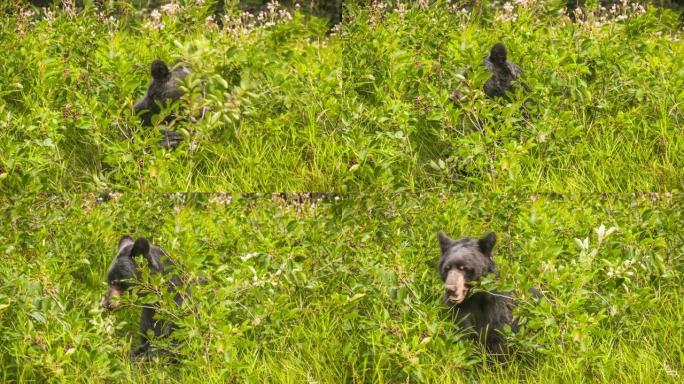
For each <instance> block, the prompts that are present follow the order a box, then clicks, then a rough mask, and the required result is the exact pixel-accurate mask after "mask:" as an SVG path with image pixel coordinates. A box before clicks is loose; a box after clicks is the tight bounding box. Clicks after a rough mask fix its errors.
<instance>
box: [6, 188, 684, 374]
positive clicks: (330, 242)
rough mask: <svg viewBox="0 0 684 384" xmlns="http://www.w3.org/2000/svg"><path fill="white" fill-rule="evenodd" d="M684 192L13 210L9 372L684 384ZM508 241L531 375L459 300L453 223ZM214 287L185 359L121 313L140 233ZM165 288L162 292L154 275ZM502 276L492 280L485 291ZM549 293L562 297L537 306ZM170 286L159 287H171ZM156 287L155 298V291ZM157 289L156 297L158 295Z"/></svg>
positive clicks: (20, 203) (186, 325)
mask: <svg viewBox="0 0 684 384" xmlns="http://www.w3.org/2000/svg"><path fill="white" fill-rule="evenodd" d="M683 203H684V201H682V199H681V196H675V197H671V196H669V195H648V194H647V195H638V196H623V197H615V196H604V197H598V198H597V197H588V198H583V197H575V198H566V197H561V196H544V195H539V196H530V197H518V196H515V195H511V196H502V195H499V194H489V195H475V194H466V195H436V194H428V195H422V196H415V195H413V196H412V195H408V194H404V195H394V196H383V197H381V196H378V195H372V196H338V197H335V198H333V197H328V198H326V199H324V200H317V199H310V198H305V199H300V200H294V199H292V198H291V199H289V200H287V201H284V200H283V199H282V198H280V197H278V196H275V197H271V196H269V195H265V196H254V195H242V196H232V197H231V196H228V195H188V196H186V195H177V194H175V195H170V196H166V197H164V198H161V197H159V196H157V195H154V196H148V195H122V196H119V197H116V198H114V199H113V200H111V201H109V202H97V201H96V196H95V195H85V196H82V197H71V196H69V197H48V198H35V199H34V198H30V199H21V200H16V201H13V208H11V209H8V210H6V211H5V212H4V213H3V216H2V217H1V219H2V220H0V225H2V227H0V234H1V235H0V244H2V248H0V255H1V257H2V261H3V268H2V269H0V279H2V281H3V284H2V286H0V359H1V360H0V364H1V365H2V366H3V375H4V376H3V377H2V379H4V381H6V380H14V379H17V380H25V381H28V380H37V381H40V382H42V381H45V380H51V381H56V382H63V381H69V382H92V381H91V380H96V381H109V380H117V381H119V380H120V381H139V380H141V379H142V378H145V379H146V380H150V381H159V382H187V381H192V382H194V381H197V380H198V377H200V376H201V377H202V380H203V381H205V382H293V383H301V382H326V383H339V382H351V381H356V382H372V381H376V382H406V381H411V382H413V381H426V382H471V381H472V380H475V379H478V380H479V381H482V382H492V381H501V382H512V381H513V382H514V381H518V380H529V381H535V382H538V381H540V380H541V381H543V382H570V381H573V382H576V381H578V380H581V379H579V378H581V377H584V378H586V379H590V380H591V381H595V380H596V381H600V382H659V383H661V382H662V383H665V382H672V383H675V382H680V379H681V377H680V376H679V375H681V373H682V369H683V367H684V361H683V360H682V356H684V349H682V348H683V347H682V345H684V332H683V331H684V330H683V329H682V327H683V325H684V302H682V297H684V296H683V294H684V291H683V290H682V286H683V285H682V284H683V283H684V259H682V255H684V237H682V235H681V229H680V228H681V223H682V220H684V217H682V216H683V212H684V210H683V208H684V206H682V204H683ZM440 229H444V230H446V231H447V232H448V233H450V234H452V235H453V236H455V237H456V236H461V235H473V236H478V235H480V234H482V233H484V232H485V231H488V230H494V231H497V232H498V234H499V244H498V245H497V247H496V251H495V256H494V257H495V260H496V262H497V263H498V267H499V270H500V272H501V282H500V285H501V287H502V288H507V287H508V288H510V287H515V289H516V290H517V291H518V292H519V307H518V310H517V311H516V314H517V315H518V316H520V317H521V319H522V320H521V321H522V324H523V327H522V328H523V329H522V331H521V332H520V333H519V334H517V335H515V336H512V343H514V345H516V348H517V349H518V352H517V355H516V362H515V364H509V365H503V366H500V365H496V364H495V365H492V364H491V362H489V363H485V365H484V366H482V361H483V356H482V353H481V352H480V349H479V347H478V346H477V345H474V344H472V343H471V342H458V343H455V342H454V339H455V338H456V337H457V336H458V335H459V331H458V330H457V329H456V328H455V327H454V325H453V324H452V323H451V322H450V321H449V318H448V316H447V314H446V312H445V310H444V308H443V307H442V306H441V305H440V302H439V298H440V295H441V294H442V287H441V281H440V280H439V277H438V276H437V272H436V267H435V264H436V261H437V258H438V257H439V246H438V243H437V239H436V236H435V235H436V232H437V231H438V230H440ZM127 233H131V234H146V235H147V236H148V237H149V238H150V239H151V240H153V242H155V243H157V244H160V245H163V246H164V247H165V248H166V250H167V251H168V252H169V254H170V255H171V256H172V257H173V258H174V259H175V260H177V261H178V262H180V263H182V265H183V269H184V271H185V272H186V273H187V274H188V275H189V277H194V276H198V275H201V276H204V277H205V278H207V279H208V280H209V282H208V283H207V284H206V285H200V286H193V288H192V293H193V297H192V299H191V300H190V301H188V302H187V303H186V305H184V306H183V307H182V308H177V307H176V306H175V305H173V304H169V301H168V298H165V297H164V295H162V306H163V308H164V314H165V317H166V318H171V319H175V321H177V323H179V324H182V326H183V329H182V330H180V331H178V332H176V333H175V334H174V338H173V340H178V341H179V342H178V343H177V344H174V343H173V340H159V341H157V342H156V343H157V344H158V345H166V346H167V347H168V348H172V349H174V350H177V352H178V353H180V356H181V358H180V359H179V361H178V362H177V363H175V364H168V363H164V362H154V361H148V362H136V363H134V364H132V365H131V363H130V360H128V351H129V350H130V348H131V347H132V346H135V345H136V344H137V343H138V338H137V337H136V336H135V332H136V329H137V320H138V317H139V309H138V308H139V307H140V301H139V300H140V299H136V298H135V295H130V297H129V298H130V306H129V307H127V308H125V309H123V310H120V311H117V312H113V313H106V312H103V310H102V309H101V308H100V307H99V302H100V299H101V297H102V295H103V294H104V291H105V290H106V284H104V283H103V281H104V274H105V271H106V269H107V267H108V265H109V263H110V261H111V259H112V258H113V257H114V255H115V252H116V251H115V248H116V242H117V241H118V239H119V237H120V236H121V235H123V234H127ZM146 279H147V280H148V281H149V284H150V288H149V289H148V290H149V291H150V292H157V291H158V290H159V288H160V287H163V284H162V282H161V281H160V280H159V277H158V276H156V277H155V278H151V277H147V278H146ZM485 283H486V284H493V282H491V281H490V282H485ZM531 286H537V287H538V288H539V289H540V290H541V291H542V293H543V296H544V298H543V299H541V300H534V299H532V298H530V297H529V295H526V294H525V293H524V292H526V291H527V288H528V287H531ZM154 287H156V288H154ZM153 296H156V295H153ZM148 297H149V295H148Z"/></svg>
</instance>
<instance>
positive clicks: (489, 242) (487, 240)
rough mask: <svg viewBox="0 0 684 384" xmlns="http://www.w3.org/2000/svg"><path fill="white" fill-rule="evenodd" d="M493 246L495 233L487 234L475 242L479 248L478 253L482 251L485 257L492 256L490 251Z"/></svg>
mask: <svg viewBox="0 0 684 384" xmlns="http://www.w3.org/2000/svg"><path fill="white" fill-rule="evenodd" d="M494 244H496V233H494V232H489V233H488V234H486V235H484V237H482V238H481V239H480V240H478V241H477V245H478V246H479V247H480V251H482V253H484V254H485V255H486V256H487V257H491V256H492V249H494Z"/></svg>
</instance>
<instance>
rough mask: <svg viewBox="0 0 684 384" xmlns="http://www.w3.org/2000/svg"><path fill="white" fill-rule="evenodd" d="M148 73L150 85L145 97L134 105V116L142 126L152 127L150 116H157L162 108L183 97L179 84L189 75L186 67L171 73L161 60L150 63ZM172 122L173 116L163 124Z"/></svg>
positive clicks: (168, 117) (167, 118)
mask: <svg viewBox="0 0 684 384" xmlns="http://www.w3.org/2000/svg"><path fill="white" fill-rule="evenodd" d="M150 72H151V74H152V83H150V86H149V87H148V88H147V92H146V93H145V96H144V97H143V98H142V99H141V100H140V101H138V102H137V103H135V106H134V107H133V109H134V111H135V114H136V115H138V116H140V120H141V121H142V124H143V125H145V126H150V125H152V116H154V115H156V114H159V112H161V108H162V107H166V106H168V105H170V104H172V103H173V102H175V101H177V100H178V99H180V98H181V97H182V96H183V92H181V90H180V88H179V85H180V84H179V83H180V82H181V81H182V80H183V79H184V78H185V77H186V76H187V75H188V74H189V73H190V70H189V69H188V68H187V67H179V68H176V69H174V70H173V71H171V70H169V67H168V65H166V63H165V62H164V61H162V60H155V61H153V62H152V65H151V68H150ZM171 120H173V116H167V117H166V119H165V120H164V121H165V122H170V121H171Z"/></svg>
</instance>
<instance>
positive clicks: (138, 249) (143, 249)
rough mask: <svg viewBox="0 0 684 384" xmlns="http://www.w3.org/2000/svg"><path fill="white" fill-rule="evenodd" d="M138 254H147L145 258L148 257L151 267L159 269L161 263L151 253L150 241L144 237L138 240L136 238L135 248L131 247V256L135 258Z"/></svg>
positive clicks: (155, 269)
mask: <svg viewBox="0 0 684 384" xmlns="http://www.w3.org/2000/svg"><path fill="white" fill-rule="evenodd" d="M138 255H143V256H145V259H147V262H148V263H149V264H150V268H152V270H153V271H158V270H159V264H158V263H157V260H155V259H154V258H153V257H152V255H151V254H150V242H149V241H147V239H146V238H144V237H139V238H138V239H137V240H135V244H133V249H131V258H134V257H136V256H138Z"/></svg>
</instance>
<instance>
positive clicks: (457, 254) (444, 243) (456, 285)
mask: <svg viewBox="0 0 684 384" xmlns="http://www.w3.org/2000/svg"><path fill="white" fill-rule="evenodd" d="M438 237H439V246H440V249H441V252H442V254H441V257H440V259H439V276H440V277H441V278H442V281H444V289H445V291H446V292H445V298H446V301H448V302H449V303H450V304H460V303H462V302H463V300H465V299H466V296H467V294H468V289H469V286H468V284H469V283H470V282H472V281H476V280H478V279H479V278H481V277H482V276H484V275H486V274H487V273H489V272H494V271H495V269H494V263H493V262H492V248H494V244H495V243H496V234H495V233H494V232H490V233H488V234H487V235H485V236H484V237H482V238H481V239H473V238H470V237H464V238H462V239H459V240H453V239H451V238H449V236H447V235H446V234H445V233H444V232H442V231H440V232H439V234H438Z"/></svg>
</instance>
